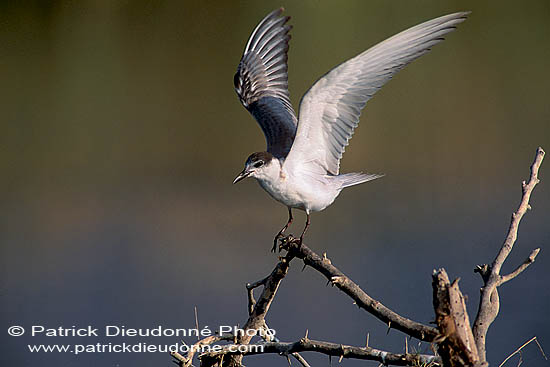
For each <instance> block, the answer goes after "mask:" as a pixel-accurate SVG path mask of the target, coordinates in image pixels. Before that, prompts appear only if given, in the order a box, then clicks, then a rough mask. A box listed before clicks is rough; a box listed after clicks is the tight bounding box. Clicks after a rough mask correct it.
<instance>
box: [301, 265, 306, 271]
mask: <svg viewBox="0 0 550 367" xmlns="http://www.w3.org/2000/svg"><path fill="white" fill-rule="evenodd" d="M306 266H307V264H306V263H304V267H303V268H302V271H304V270H306Z"/></svg>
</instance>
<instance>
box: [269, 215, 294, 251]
mask: <svg viewBox="0 0 550 367" xmlns="http://www.w3.org/2000/svg"><path fill="white" fill-rule="evenodd" d="M293 219H294V218H293V217H292V209H291V208H290V207H289V208H288V221H287V222H286V225H285V226H284V227H283V228H281V230H280V231H279V233H277V235H276V236H275V240H274V241H273V248H272V249H271V252H275V250H276V249H277V242H278V241H279V239H281V238H283V237H284V236H283V233H285V231H286V230H287V228H288V227H289V226H290V225H291V224H292V220H293Z"/></svg>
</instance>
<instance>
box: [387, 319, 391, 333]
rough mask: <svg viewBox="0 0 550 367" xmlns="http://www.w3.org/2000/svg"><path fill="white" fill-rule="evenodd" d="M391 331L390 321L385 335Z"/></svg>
mask: <svg viewBox="0 0 550 367" xmlns="http://www.w3.org/2000/svg"><path fill="white" fill-rule="evenodd" d="M390 330H391V321H388V331H386V335H388V334H389V333H390Z"/></svg>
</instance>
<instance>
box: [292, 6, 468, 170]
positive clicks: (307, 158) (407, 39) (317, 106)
mask: <svg viewBox="0 0 550 367" xmlns="http://www.w3.org/2000/svg"><path fill="white" fill-rule="evenodd" d="M468 14H469V13H468V12H461V13H454V14H449V15H445V16H442V17H439V18H436V19H433V20H430V21H427V22H425V23H422V24H419V25H417V26H415V27H412V28H409V29H407V30H405V31H403V32H401V33H399V34H397V35H395V36H393V37H391V38H389V39H387V40H385V41H383V42H381V43H379V44H377V45H375V46H374V47H371V48H370V49H368V50H366V51H364V52H363V53H361V54H359V55H358V56H356V57H354V58H352V59H350V60H348V61H346V62H344V63H343V64H340V65H339V66H337V67H336V68H334V69H332V70H331V71H330V72H328V73H327V74H326V75H324V76H323V77H321V78H320V79H319V80H318V81H317V82H316V83H315V84H314V85H313V86H312V87H311V88H310V89H309V91H308V92H307V93H306V94H305V95H304V97H303V98H302V101H301V103H300V114H299V122H298V131H297V133H296V138H295V141H294V145H293V146H292V150H291V151H290V153H289V155H288V157H287V159H286V163H285V164H287V163H288V164H301V165H307V170H308V171H312V172H316V173H319V174H326V173H329V174H333V175H337V174H338V173H339V168H340V159H341V158H342V154H343V153H344V149H345V147H346V146H347V145H348V141H349V139H350V138H351V136H352V135H353V131H354V129H355V128H356V127H357V124H358V123H359V115H360V113H361V110H362V109H363V107H364V106H365V104H366V103H367V101H368V100H369V99H370V98H371V97H372V96H373V95H374V94H375V93H376V92H377V91H378V90H379V89H380V88H381V87H382V86H383V85H384V84H385V83H386V82H388V81H389V80H390V79H391V78H392V76H393V75H394V74H395V73H397V72H398V71H399V70H401V69H402V68H403V67H404V66H405V65H407V64H408V63H410V62H411V61H413V60H415V59H416V58H418V57H420V56H422V55H424V54H425V53H426V52H428V51H429V50H430V48H431V47H432V46H434V45H435V44H437V43H439V42H440V41H442V40H443V38H442V37H443V35H445V34H446V33H449V32H451V31H452V30H454V29H455V27H456V25H457V24H459V23H461V22H463V21H464V20H465V19H466V16H467V15H468ZM304 169H306V167H305V166H304Z"/></svg>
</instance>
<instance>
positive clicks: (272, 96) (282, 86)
mask: <svg viewBox="0 0 550 367" xmlns="http://www.w3.org/2000/svg"><path fill="white" fill-rule="evenodd" d="M282 11H283V9H277V10H275V11H273V12H271V13H270V14H268V15H267V16H266V17H265V18H264V19H263V20H262V21H261V22H260V23H259V24H258V25H257V26H256V28H255V29H254V31H253V32H252V34H251V35H250V38H249V40H248V43H247V44H246V47H245V50H244V53H243V56H242V58H241V62H240V63H239V67H238V69H237V73H236V74H235V78H234V84H235V91H236V92H237V95H238V96H239V99H240V101H241V103H242V104H243V106H244V107H246V109H247V110H248V111H249V112H250V113H251V114H252V116H254V118H255V119H256V121H258V124H259V125H260V127H261V128H262V131H263V132H264V135H265V138H266V142H267V151H268V152H270V153H271V154H273V156H274V157H276V158H284V157H286V155H287V154H288V152H289V151H290V148H291V147H292V143H293V141H294V136H295V135H296V114H295V113H294V110H293V108H292V104H291V103H290V98H289V93H288V74H287V70H288V67H287V52H288V41H289V40H290V35H289V34H288V32H289V31H290V29H291V26H290V25H287V24H286V23H287V21H288V20H289V19H290V17H280V15H281V13H282Z"/></svg>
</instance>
